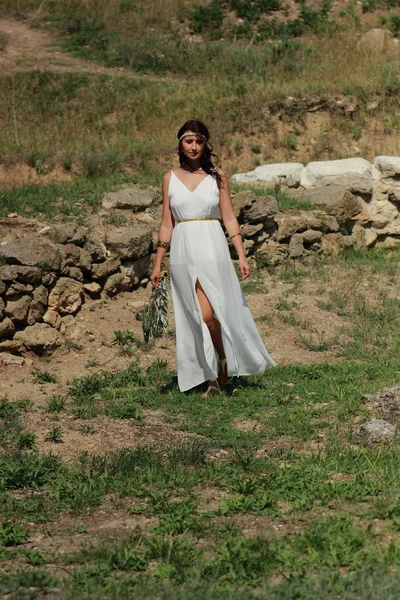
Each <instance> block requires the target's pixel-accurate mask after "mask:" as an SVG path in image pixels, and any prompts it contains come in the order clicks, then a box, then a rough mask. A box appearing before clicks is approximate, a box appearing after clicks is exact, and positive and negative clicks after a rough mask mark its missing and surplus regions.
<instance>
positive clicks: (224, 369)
mask: <svg viewBox="0 0 400 600" xmlns="http://www.w3.org/2000/svg"><path fill="white" fill-rule="evenodd" d="M218 376H219V379H221V377H227V380H226V381H220V383H221V385H228V384H229V383H230V382H231V381H232V379H233V377H229V375H228V366H227V364H226V358H221V359H220V360H219V373H218Z"/></svg>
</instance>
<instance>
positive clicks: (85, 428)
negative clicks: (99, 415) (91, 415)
mask: <svg viewBox="0 0 400 600" xmlns="http://www.w3.org/2000/svg"><path fill="white" fill-rule="evenodd" d="M79 431H80V432H81V433H83V435H91V434H92V433H94V427H93V425H81V427H80V429H79Z"/></svg>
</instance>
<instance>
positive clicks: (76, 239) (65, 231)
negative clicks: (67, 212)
mask: <svg viewBox="0 0 400 600" xmlns="http://www.w3.org/2000/svg"><path fill="white" fill-rule="evenodd" d="M42 235H45V236H46V237H47V238H49V239H50V240H51V241H52V242H54V243H55V244H77V245H78V246H82V245H83V244H84V242H85V239H86V236H87V230H86V229H85V228H84V227H81V226H79V225H76V224H75V223H63V224H62V225H52V226H51V227H50V229H49V230H48V231H44V232H43V234H42Z"/></svg>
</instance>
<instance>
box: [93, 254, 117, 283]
mask: <svg viewBox="0 0 400 600" xmlns="http://www.w3.org/2000/svg"><path fill="white" fill-rule="evenodd" d="M120 264H121V261H120V260H119V258H111V259H109V260H106V261H105V262H102V263H94V264H93V266H92V277H93V279H103V278H104V277H109V276H110V275H112V274H113V273H115V272H116V271H118V269H119V266H120Z"/></svg>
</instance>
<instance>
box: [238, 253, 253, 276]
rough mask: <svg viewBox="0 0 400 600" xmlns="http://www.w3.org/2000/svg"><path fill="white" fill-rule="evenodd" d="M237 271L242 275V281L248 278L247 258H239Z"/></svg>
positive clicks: (248, 266)
mask: <svg viewBox="0 0 400 600" xmlns="http://www.w3.org/2000/svg"><path fill="white" fill-rule="evenodd" d="M239 269H240V272H241V274H242V279H247V278H248V277H250V265H249V263H248V261H247V258H239Z"/></svg>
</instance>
